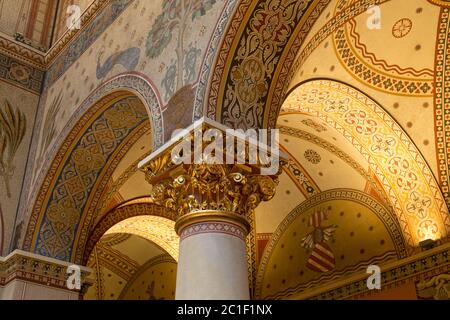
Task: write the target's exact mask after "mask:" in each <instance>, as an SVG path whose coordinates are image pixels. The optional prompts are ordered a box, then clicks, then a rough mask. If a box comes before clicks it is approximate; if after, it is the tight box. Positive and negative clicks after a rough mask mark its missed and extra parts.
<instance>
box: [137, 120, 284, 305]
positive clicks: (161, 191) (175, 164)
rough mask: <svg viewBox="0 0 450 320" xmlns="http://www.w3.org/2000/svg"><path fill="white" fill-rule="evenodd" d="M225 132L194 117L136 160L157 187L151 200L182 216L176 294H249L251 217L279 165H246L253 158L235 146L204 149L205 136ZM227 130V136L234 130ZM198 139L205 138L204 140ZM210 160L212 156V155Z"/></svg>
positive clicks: (265, 198)
mask: <svg viewBox="0 0 450 320" xmlns="http://www.w3.org/2000/svg"><path fill="white" fill-rule="evenodd" d="M225 130H226V128H224V127H223V126H222V125H220V124H216V123H214V122H213V121H211V120H202V122H200V123H199V122H197V123H195V124H194V125H193V127H192V128H191V129H190V130H186V131H185V133H184V136H177V139H174V140H172V141H170V142H169V143H168V144H166V145H165V146H164V147H162V148H161V149H158V150H157V151H155V153H153V154H151V155H150V156H149V157H147V158H146V159H144V160H143V161H142V162H141V163H140V165H139V167H140V169H141V170H142V171H143V172H144V173H145V176H146V180H147V181H148V182H149V183H150V184H151V185H152V192H151V195H150V196H151V198H152V199H153V201H154V202H155V203H156V204H159V205H161V206H165V207H166V208H168V209H170V210H173V211H175V212H176V216H177V217H178V218H177V221H176V224H175V226H176V231H177V233H178V235H179V236H180V253H179V261H178V268H177V270H178V273H177V288H176V299H178V300H190V299H194V300H195V299H198V300H215V299H217V300H234V299H241V300H245V299H249V298H250V289H249V282H248V278H249V274H248V259H247V252H246V248H247V246H246V237H247V235H248V233H249V232H250V224H249V222H248V217H250V215H253V214H254V210H255V208H256V207H257V206H258V205H259V203H260V202H261V201H269V200H270V199H272V197H273V196H274V194H275V189H276V186H277V184H278V175H279V174H280V173H281V169H279V170H278V171H277V172H275V173H274V174H267V173H266V172H265V170H264V168H265V167H264V166H263V165H262V164H261V163H260V162H259V161H252V164H250V163H243V161H242V159H248V158H249V157H247V156H245V155H242V153H239V155H240V156H241V157H238V156H237V154H236V152H238V151H234V149H233V148H231V149H230V148H229V147H230V145H228V146H227V149H220V150H218V149H217V148H216V149H215V153H214V155H211V153H205V151H207V150H209V151H210V150H211V145H210V144H208V143H203V144H202V142H205V141H204V140H203V138H202V134H203V133H205V136H207V137H208V139H209V138H210V137H211V136H214V137H215V139H216V140H215V141H217V140H218V139H220V138H222V133H223V136H225ZM199 132H200V134H199ZM226 134H227V138H229V130H227V131H226ZM198 137H200V139H202V140H201V141H200V143H199V141H198V139H199V138H198ZM203 137H204V136H203ZM232 138H233V137H232ZM196 139H197V140H196ZM236 139H237V138H236ZM208 141H210V140H208ZM244 143H246V144H247V145H246V147H245V148H241V149H240V150H241V152H242V150H249V149H251V148H253V149H254V150H256V149H257V146H254V145H252V146H249V143H250V141H245V142H244ZM181 144H183V147H184V149H183V153H182V155H183V157H184V161H181V162H180V161H178V160H179V159H177V157H176V156H175V157H174V154H175V155H178V154H179V151H176V150H178V149H177V148H178V147H179V146H180V145H181ZM219 145H220V144H219ZM231 146H233V144H231ZM216 147H217V144H216ZM174 150H175V151H176V152H174ZM199 150H200V151H202V152H203V153H202V154H201V156H200V157H199V156H198V154H196V155H194V153H195V152H198V151H199ZM230 150H231V151H230ZM236 150H238V148H236ZM191 151H192V156H190V155H189V154H190V153H191ZM187 155H189V156H187ZM277 155H278V154H277ZM186 158H188V159H187V160H188V161H185V160H186ZM211 158H214V159H215V160H214V161H210V160H211ZM230 159H240V160H241V161H237V160H236V161H234V160H233V161H230ZM225 160H226V161H225ZM258 160H259V159H258ZM278 160H279V159H278V158H277V159H276V161H278ZM263 172H264V173H263Z"/></svg>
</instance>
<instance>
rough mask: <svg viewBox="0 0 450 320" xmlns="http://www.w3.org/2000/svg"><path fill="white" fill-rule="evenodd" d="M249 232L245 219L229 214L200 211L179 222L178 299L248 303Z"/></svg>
mask: <svg viewBox="0 0 450 320" xmlns="http://www.w3.org/2000/svg"><path fill="white" fill-rule="evenodd" d="M249 229H250V227H249V224H248V222H247V220H246V219H244V218H243V217H241V216H239V215H236V214H234V213H229V212H221V211H199V212H196V213H191V214H188V215H186V216H184V217H183V218H181V219H179V220H178V222H177V232H178V234H179V235H180V256H179V260H178V274H177V287H176V299H177V300H186V299H194V300H208V299H213V300H229V299H238V300H248V299H249V298H250V295H249V286H248V273H247V254H246V242H245V238H246V236H247V234H248V232H249ZM194 288H195V289H194ZM193 289H194V290H193Z"/></svg>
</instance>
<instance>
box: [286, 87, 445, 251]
mask: <svg viewBox="0 0 450 320" xmlns="http://www.w3.org/2000/svg"><path fill="white" fill-rule="evenodd" d="M299 111H300V112H305V113H308V114H311V115H313V116H316V117H318V118H320V119H321V120H323V121H325V122H326V123H328V124H329V125H331V126H333V127H334V128H335V129H336V130H338V131H339V132H340V133H341V134H342V135H343V136H344V137H345V138H346V139H347V140H349V141H350V142H351V143H352V144H353V145H354V146H355V147H356V148H357V149H358V151H359V152H360V153H361V154H362V155H363V156H364V157H365V158H366V159H367V161H368V162H369V164H370V165H371V167H372V169H373V171H374V172H375V174H376V176H377V177H378V179H379V180H380V181H381V183H382V185H383V187H384V189H385V190H386V193H387V194H388V195H389V197H390V199H391V202H392V204H393V206H394V210H395V212H396V215H397V219H398V220H399V222H400V225H401V227H402V231H403V236H404V237H405V239H406V242H407V243H408V245H409V246H410V248H411V249H412V248H414V247H417V246H418V244H419V242H420V241H422V240H425V239H429V238H432V239H434V240H437V239H441V238H442V239H443V238H447V237H448V235H449V234H450V216H449V213H448V209H447V207H446V205H445V202H444V199H443V196H442V193H441V191H440V189H439V187H438V185H437V183H436V180H435V178H434V176H433V174H432V173H431V170H430V169H429V167H428V165H427V163H426V162H425V160H424V159H423V157H422V155H421V154H420V152H419V151H418V150H417V148H416V146H415V145H414V143H413V142H412V141H411V140H410V138H409V137H408V135H407V134H406V133H405V132H404V131H403V129H402V128H401V127H400V126H399V125H398V124H397V123H396V122H395V120H394V119H393V118H392V117H391V116H390V115H389V114H387V112H386V111H384V110H383V108H382V107H380V106H379V105H378V104H377V103H376V102H374V101H373V100H371V99H370V98H369V97H367V96H366V95H365V94H363V93H361V92H359V91H358V90H356V89H354V88H352V87H350V86H348V85H346V84H343V83H340V82H336V81H333V80H310V81H308V82H305V83H303V84H300V85H299V86H298V87H296V88H294V89H293V90H292V91H291V93H290V94H289V96H288V98H287V99H286V101H285V103H284V105H283V108H282V110H281V112H286V113H289V112H299Z"/></svg>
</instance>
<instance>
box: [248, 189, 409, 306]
mask: <svg viewBox="0 0 450 320" xmlns="http://www.w3.org/2000/svg"><path fill="white" fill-rule="evenodd" d="M342 203H344V205H342ZM345 203H349V204H351V206H350V205H347V208H350V209H349V210H344V209H343V207H345ZM340 205H341V207H340ZM327 207H328V209H327ZM318 210H319V211H322V210H324V211H327V210H328V215H327V216H322V217H321V218H320V219H321V222H320V227H324V228H326V227H330V225H332V226H333V227H334V228H335V231H334V232H335V233H338V232H340V234H339V235H334V234H333V235H332V236H330V237H331V238H334V237H335V240H336V244H334V241H333V242H331V239H330V238H329V239H328V240H326V241H327V242H328V243H329V245H330V247H329V248H327V250H330V251H331V253H333V251H336V252H334V253H333V254H336V255H337V256H336V257H335V259H336V262H335V267H334V268H330V269H328V270H321V271H318V270H316V271H310V272H309V275H310V276H311V279H308V280H303V278H302V277H303V276H304V274H303V273H305V274H306V273H307V269H304V270H303V268H304V267H305V264H306V261H304V260H307V259H308V255H309V254H311V252H309V253H308V252H307V251H306V250H305V248H302V245H301V244H302V243H303V242H304V239H306V238H307V234H308V232H310V231H311V230H310V229H311V228H312V226H311V225H310V224H309V219H311V217H312V215H314V213H317V212H318ZM340 210H342V211H341V212H340ZM354 210H357V212H363V214H362V216H361V213H358V214H357V212H354ZM360 210H361V211H360ZM362 210H365V211H362ZM344 211H345V212H344ZM322 212H323V211H322ZM364 214H370V215H372V216H373V217H372V218H370V217H369V216H365V215H364ZM360 219H362V220H363V221H364V220H365V219H367V220H369V219H370V220H371V222H370V227H372V228H373V229H372V231H370V229H369V225H365V223H361V226H364V228H366V227H367V229H365V230H360V229H355V230H353V229H352V228H353V227H354V226H353V224H354V223H355V224H356V223H357V221H358V220H360ZM339 222H340V223H339ZM333 223H336V225H333ZM345 224H347V225H345ZM350 230H353V231H355V235H353V234H352V235H350V234H348V233H347V231H348V232H349V233H350ZM353 231H352V232H353ZM377 231H378V232H377ZM374 232H375V233H374ZM358 235H359V236H360V238H359V240H358V241H352V245H353V246H356V248H357V249H358V250H359V247H357V246H359V245H364V246H366V245H368V246H369V247H370V248H369V249H371V251H372V252H368V256H369V257H370V259H369V260H367V261H366V260H363V261H361V259H364V258H359V257H358V256H357V255H356V256H355V257H354V261H353V262H356V264H352V263H350V264H345V261H344V262H341V265H339V261H341V260H343V258H345V257H343V256H342V255H341V254H343V253H345V256H347V255H348V254H351V251H350V243H348V240H349V239H350V237H354V238H358ZM379 236H384V237H388V238H389V239H388V238H383V239H384V240H383V241H385V242H386V243H384V244H383V246H384V247H386V246H387V248H381V247H380V246H377V244H378V241H379V240H380V239H378V238H377V237H379ZM369 239H370V241H369ZM359 242H365V243H359ZM368 242H371V243H370V244H369V243H368ZM339 243H340V244H341V245H340V246H341V250H342V251H340V252H338V251H337V247H338V246H339ZM333 247H334V249H332V248H333ZM366 249H367V248H366ZM289 250H296V251H295V252H291V251H289ZM301 250H305V251H306V252H305V253H302V251H301ZM359 253H360V252H357V254H359ZM407 254H408V253H407V244H406V242H405V239H404V238H403V236H402V230H401V227H400V225H399V223H398V220H397V217H396V216H395V214H394V213H393V212H391V211H390V210H389V209H388V208H386V207H385V206H383V205H382V204H381V203H379V202H378V201H377V200H376V199H375V198H373V197H371V196H370V195H368V194H366V193H364V192H362V191H359V190H353V189H333V190H327V191H324V192H321V193H320V194H317V195H314V196H313V197H311V198H309V199H307V200H306V201H304V202H302V203H301V204H300V205H298V206H297V207H296V208H295V209H294V210H292V211H291V213H289V215H288V216H287V217H286V218H285V219H284V220H283V222H281V223H280V225H279V226H278V228H277V229H276V231H275V232H274V233H273V234H272V236H271V238H270V240H269V242H268V244H267V246H266V247H265V249H264V252H263V255H262V258H261V263H260V265H259V269H258V273H257V277H256V286H255V296H256V298H257V299H265V298H267V299H280V298H281V299H282V298H286V297H288V296H289V295H291V294H294V293H298V292H301V291H302V290H305V289H306V288H311V287H312V286H316V285H319V284H323V283H326V282H327V281H330V280H332V279H338V278H340V277H342V276H345V275H347V274H353V273H354V272H357V271H358V270H360V268H363V267H365V266H367V265H368V264H371V263H377V264H378V263H383V262H386V261H389V260H392V259H401V258H405V257H406V256H407ZM289 255H290V256H289ZM339 255H341V256H339ZM300 256H301V257H300ZM285 257H289V258H288V261H284V260H283V261H282V260H280V259H283V258H285ZM348 258H349V257H347V259H348ZM277 259H278V260H277ZM303 259H304V260H303ZM290 265H292V266H294V267H295V269H296V270H295V273H293V274H288V273H289V269H288V268H289V266H290ZM300 266H301V268H302V270H301V271H300V270H297V269H298V268H297V267H300ZM283 268H284V269H283ZM278 269H283V270H282V271H279V270H278ZM291 271H293V270H291ZM299 271H300V276H299ZM269 272H272V273H280V275H281V274H282V277H283V279H284V280H285V281H283V285H282V286H281V287H282V290H280V292H278V291H277V292H273V290H274V289H275V288H274V286H277V285H278V282H277V283H272V282H270V283H267V281H268V279H267V275H268V273H269ZM305 276H307V275H305ZM272 280H273V279H272ZM290 281H291V282H290ZM291 285H292V286H291ZM271 291H272V292H271ZM268 292H270V293H268Z"/></svg>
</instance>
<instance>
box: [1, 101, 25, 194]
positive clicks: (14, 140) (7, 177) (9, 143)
mask: <svg viewBox="0 0 450 320" xmlns="http://www.w3.org/2000/svg"><path fill="white" fill-rule="evenodd" d="M26 126H27V121H26V118H25V115H24V114H23V113H22V112H21V111H20V110H19V109H16V110H14V109H13V108H12V106H11V104H10V103H9V101H8V100H5V102H4V108H3V109H2V108H0V178H2V179H3V182H4V184H5V187H6V195H7V197H8V198H11V187H10V181H11V179H12V177H13V175H14V171H15V166H14V156H15V155H16V152H17V149H18V148H19V146H20V144H21V142H22V140H23V137H24V136H25V131H26Z"/></svg>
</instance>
